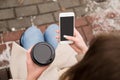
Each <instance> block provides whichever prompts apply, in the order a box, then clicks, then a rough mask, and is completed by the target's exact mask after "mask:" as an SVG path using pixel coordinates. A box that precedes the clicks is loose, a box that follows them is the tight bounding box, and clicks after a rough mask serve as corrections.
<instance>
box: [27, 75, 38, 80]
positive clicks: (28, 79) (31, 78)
mask: <svg viewBox="0 0 120 80" xmlns="http://www.w3.org/2000/svg"><path fill="white" fill-rule="evenodd" d="M27 80H37V78H34V77H31V76H27Z"/></svg>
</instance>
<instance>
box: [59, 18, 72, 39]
mask: <svg viewBox="0 0 120 80" xmlns="http://www.w3.org/2000/svg"><path fill="white" fill-rule="evenodd" d="M73 26H74V17H73V16H69V17H68V16H67V17H60V33H61V35H60V37H61V38H60V39H61V41H66V40H67V39H65V38H64V37H63V36H64V35H69V36H73Z"/></svg>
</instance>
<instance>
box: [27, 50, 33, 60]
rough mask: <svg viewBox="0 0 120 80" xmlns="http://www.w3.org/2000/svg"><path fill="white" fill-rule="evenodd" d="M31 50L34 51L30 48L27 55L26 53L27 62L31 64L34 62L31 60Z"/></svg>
mask: <svg viewBox="0 0 120 80" xmlns="http://www.w3.org/2000/svg"><path fill="white" fill-rule="evenodd" d="M31 49H32V48H30V49H29V50H28V51H27V53H26V56H27V61H28V62H29V61H32V60H31V56H30V52H31Z"/></svg>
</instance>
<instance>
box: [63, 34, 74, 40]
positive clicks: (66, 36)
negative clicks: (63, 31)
mask: <svg viewBox="0 0 120 80" xmlns="http://www.w3.org/2000/svg"><path fill="white" fill-rule="evenodd" d="M63 37H64V38H66V39H68V40H70V41H76V39H75V37H73V36H68V35H64V36H63Z"/></svg>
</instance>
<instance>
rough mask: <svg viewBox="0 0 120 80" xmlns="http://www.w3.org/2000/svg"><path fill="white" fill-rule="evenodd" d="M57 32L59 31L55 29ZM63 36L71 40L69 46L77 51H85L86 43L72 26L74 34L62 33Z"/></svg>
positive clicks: (79, 52) (86, 48)
mask: <svg viewBox="0 0 120 80" xmlns="http://www.w3.org/2000/svg"><path fill="white" fill-rule="evenodd" d="M57 33H59V31H57ZM64 37H65V38H66V39H68V40H70V41H73V43H72V44H70V46H71V47H72V48H73V49H74V50H75V51H76V52H77V53H78V54H81V53H86V51H87V50H88V47H87V45H86V44H85V42H84V40H83V38H82V36H81V35H80V33H79V32H78V31H77V30H76V29H75V28H74V36H67V35H64ZM56 38H59V36H57V37H56Z"/></svg>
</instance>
